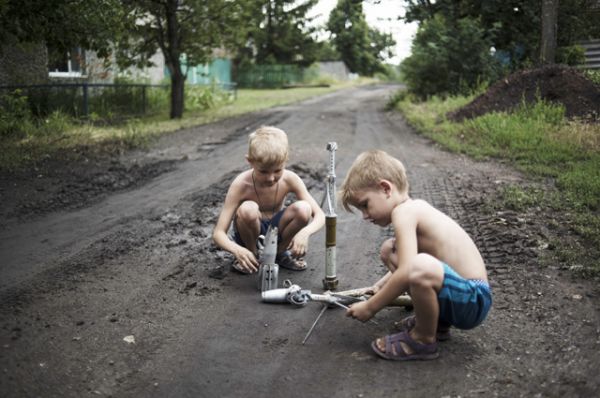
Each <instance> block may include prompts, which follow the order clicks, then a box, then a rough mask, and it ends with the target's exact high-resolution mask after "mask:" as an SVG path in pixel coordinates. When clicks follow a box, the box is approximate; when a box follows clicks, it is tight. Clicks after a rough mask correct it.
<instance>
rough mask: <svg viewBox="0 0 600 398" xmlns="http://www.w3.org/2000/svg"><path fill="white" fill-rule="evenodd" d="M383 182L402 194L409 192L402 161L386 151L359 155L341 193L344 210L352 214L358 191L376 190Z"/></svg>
mask: <svg viewBox="0 0 600 398" xmlns="http://www.w3.org/2000/svg"><path fill="white" fill-rule="evenodd" d="M381 180H388V181H390V182H391V183H393V184H394V185H395V186H396V188H397V189H398V191H400V193H406V192H408V179H407V178H406V170H405V169H404V165H403V164H402V162H401V161H399V160H398V159H396V158H394V157H393V156H390V155H389V154H387V153H386V152H385V151H381V150H370V151H366V152H363V153H361V154H360V155H358V157H357V158H356V160H355V161H354V163H352V166H350V170H348V174H346V178H345V179H344V182H343V184H342V187H341V189H340V192H339V197H340V198H341V201H342V205H343V206H344V209H346V210H348V211H350V212H352V209H351V208H350V206H355V205H356V203H355V195H356V193H357V192H358V191H363V190H369V189H376V188H377V187H378V186H379V185H378V184H379V182H380V181H381Z"/></svg>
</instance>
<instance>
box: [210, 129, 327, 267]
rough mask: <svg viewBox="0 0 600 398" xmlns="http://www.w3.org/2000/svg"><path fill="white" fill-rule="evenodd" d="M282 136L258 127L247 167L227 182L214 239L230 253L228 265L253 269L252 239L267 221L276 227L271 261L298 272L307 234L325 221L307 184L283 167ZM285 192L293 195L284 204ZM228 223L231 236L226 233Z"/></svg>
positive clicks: (284, 138)
mask: <svg viewBox="0 0 600 398" xmlns="http://www.w3.org/2000/svg"><path fill="white" fill-rule="evenodd" d="M288 152H289V149H288V139H287V135H286V134H285V133H284V132H283V131H282V130H280V129H278V128H275V127H269V126H267V127H261V128H259V129H258V130H256V131H255V132H253V133H252V134H250V136H249V145H248V154H247V155H246V160H247V161H248V163H249V164H250V169H248V170H246V171H244V172H242V173H240V174H239V175H238V176H237V177H236V178H235V179H234V180H233V182H232V183H231V186H230V187H229V190H228V191H227V195H226V196H225V202H224V204H223V208H222V209H221V213H220V215H219V219H218V220H217V224H216V225H215V228H214V231H213V240H214V242H215V243H216V244H217V246H219V247H220V248H222V249H224V250H227V251H228V252H230V253H232V254H233V255H234V256H235V259H234V261H233V264H232V266H233V268H234V269H235V270H237V271H239V272H241V273H244V274H249V273H253V272H256V271H257V270H258V266H259V263H258V259H257V238H258V236H259V235H264V234H265V233H266V231H267V228H268V227H269V225H272V226H275V227H278V230H279V237H278V250H277V257H276V260H275V261H276V262H277V264H279V266H280V267H283V268H287V269H291V270H295V271H302V270H304V269H306V262H305V261H304V259H303V257H304V255H305V254H306V250H307V248H308V238H309V237H310V236H311V235H312V234H314V233H315V232H317V231H318V230H319V229H320V228H321V227H323V225H324V224H325V215H324V214H323V211H322V210H321V208H320V207H319V205H318V204H317V202H316V201H315V199H314V198H313V197H312V196H311V194H310V193H309V192H308V190H307V189H306V186H305V184H304V182H303V181H302V179H300V177H299V176H298V175H297V174H296V173H294V172H293V171H291V170H287V169H286V168H285V165H286V162H287V160H288ZM288 193H294V194H295V195H296V198H297V199H298V200H297V201H295V202H294V203H292V204H291V205H289V206H288V207H284V206H283V205H284V200H285V197H286V195H287V194H288ZM232 222H233V236H232V239H230V238H229V236H228V235H227V231H228V230H229V227H230V225H231V224H232Z"/></svg>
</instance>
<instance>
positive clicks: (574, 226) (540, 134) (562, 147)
mask: <svg viewBox="0 0 600 398" xmlns="http://www.w3.org/2000/svg"><path fill="white" fill-rule="evenodd" d="M471 99H472V97H452V98H446V99H440V98H432V99H430V100H428V101H426V102H415V101H411V99H410V98H409V97H406V98H404V99H401V100H400V101H398V102H397V104H396V107H397V108H398V109H399V110H400V111H401V112H402V113H403V114H404V115H405V117H406V119H407V120H408V122H409V123H410V124H411V125H412V126H414V127H415V128H416V129H417V130H418V131H419V132H421V133H422V134H424V135H426V136H428V137H430V138H432V139H433V140H435V141H437V142H439V143H441V144H442V145H444V146H445V147H446V148H448V149H449V150H452V151H455V152H460V153H464V154H467V155H469V156H472V157H474V158H477V159H486V158H495V159H502V160H507V161H510V162H511V164H514V165H515V167H516V168H517V169H519V170H520V171H522V172H524V173H526V174H527V175H529V176H531V177H532V178H534V179H539V180H540V181H554V182H555V187H556V189H557V192H558V193H557V195H553V194H542V193H541V192H539V191H528V190H523V189H522V188H520V187H518V186H512V187H508V188H506V189H505V190H504V191H503V192H502V193H501V198H500V201H501V202H502V203H501V204H502V205H503V206H505V207H507V208H512V209H515V210H518V211H523V210H526V209H528V208H533V207H535V206H538V205H539V204H543V205H545V206H547V207H548V208H551V209H554V211H556V212H558V213H557V214H560V215H561V216H565V217H567V219H568V224H569V227H570V230H571V231H572V232H573V233H574V234H575V235H576V236H577V237H578V241H579V243H580V244H579V245H578V244H574V243H573V242H572V241H569V242H568V243H567V242H560V241H559V242H558V243H557V249H556V250H555V253H560V258H562V259H568V261H569V262H576V263H578V264H581V263H585V264H586V266H585V267H584V269H585V271H586V272H592V273H594V274H600V261H598V260H597V259H598V258H599V256H600V249H599V248H600V212H599V210H600V125H598V124H586V123H581V122H577V121H568V120H566V119H565V117H564V109H563V108H562V107H561V106H557V105H553V104H549V103H545V102H542V101H538V102H537V103H536V104H533V105H530V104H522V105H521V106H520V107H519V108H518V109H517V110H515V111H514V112H512V113H504V112H502V113H500V112H499V113H489V114H486V115H483V116H480V117H477V118H475V119H471V120H465V121H464V122H461V123H457V122H453V121H450V120H448V118H447V117H446V114H447V113H448V112H449V111H452V110H455V109H458V108H459V107H461V106H462V105H464V104H466V103H468V102H469V101H470V100H471Z"/></svg>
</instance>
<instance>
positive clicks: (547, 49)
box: [540, 0, 558, 64]
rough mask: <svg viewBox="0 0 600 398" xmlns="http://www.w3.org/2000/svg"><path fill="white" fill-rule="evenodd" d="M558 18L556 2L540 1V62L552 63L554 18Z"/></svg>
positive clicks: (550, 0) (551, 0)
mask: <svg viewBox="0 0 600 398" xmlns="http://www.w3.org/2000/svg"><path fill="white" fill-rule="evenodd" d="M557 16H558V0H542V35H541V36H542V43H541V46H540V62H541V63H550V64H553V63H554V58H555V56H556V18H557Z"/></svg>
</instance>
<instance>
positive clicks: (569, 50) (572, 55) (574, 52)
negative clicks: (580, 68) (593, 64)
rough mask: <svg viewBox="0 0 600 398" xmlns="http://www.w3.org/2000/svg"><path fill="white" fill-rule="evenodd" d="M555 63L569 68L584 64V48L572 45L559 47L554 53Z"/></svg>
mask: <svg viewBox="0 0 600 398" xmlns="http://www.w3.org/2000/svg"><path fill="white" fill-rule="evenodd" d="M556 62H557V63H559V64H566V65H571V66H577V65H583V64H585V48H583V47H581V46H578V45H574V46H567V47H559V48H558V49H557V51H556Z"/></svg>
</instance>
